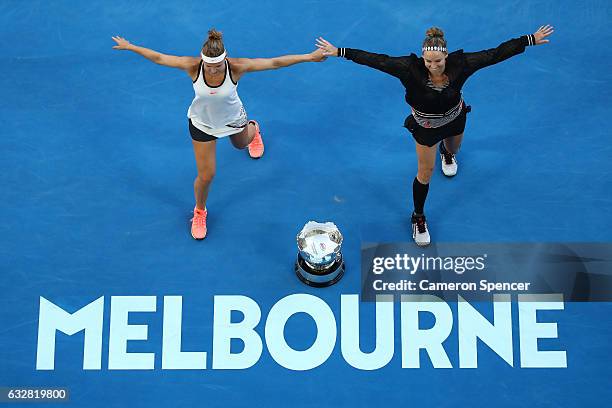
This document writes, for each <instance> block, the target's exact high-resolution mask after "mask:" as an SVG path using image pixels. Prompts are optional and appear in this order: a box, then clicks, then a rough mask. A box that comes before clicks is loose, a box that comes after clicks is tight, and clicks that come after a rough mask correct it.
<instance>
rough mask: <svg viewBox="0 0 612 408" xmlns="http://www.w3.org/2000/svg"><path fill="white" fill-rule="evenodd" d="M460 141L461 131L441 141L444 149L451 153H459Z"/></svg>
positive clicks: (461, 138)
mask: <svg viewBox="0 0 612 408" xmlns="http://www.w3.org/2000/svg"><path fill="white" fill-rule="evenodd" d="M461 142H463V133H461V134H459V135H457V136H453V137H448V138H446V139H444V140H443V141H442V143H444V147H445V148H446V151H447V152H449V153H452V154H457V153H459V149H461Z"/></svg>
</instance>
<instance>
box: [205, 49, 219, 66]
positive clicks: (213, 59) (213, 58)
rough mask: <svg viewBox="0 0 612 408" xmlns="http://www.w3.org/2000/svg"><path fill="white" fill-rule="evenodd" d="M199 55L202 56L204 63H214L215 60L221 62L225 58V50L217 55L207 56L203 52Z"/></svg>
mask: <svg viewBox="0 0 612 408" xmlns="http://www.w3.org/2000/svg"><path fill="white" fill-rule="evenodd" d="M200 55H201V56H202V61H204V62H205V63H207V64H216V63H217V62H221V61H223V60H224V59H225V50H223V54H221V55H219V56H218V57H207V56H206V55H204V53H203V52H201V53H200Z"/></svg>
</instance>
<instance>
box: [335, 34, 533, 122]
mask: <svg viewBox="0 0 612 408" xmlns="http://www.w3.org/2000/svg"><path fill="white" fill-rule="evenodd" d="M534 43H535V41H534V37H533V35H524V36H522V37H519V38H513V39H512V40H509V41H506V42H504V43H502V44H500V45H499V46H498V47H497V48H491V49H488V50H484V51H479V52H463V50H458V51H454V52H452V53H450V54H448V58H447V59H446V68H445V71H444V73H445V74H446V75H447V76H448V81H449V83H448V86H447V87H446V88H445V89H443V90H442V91H441V92H439V91H436V90H434V89H431V88H430V87H428V86H427V80H428V78H429V72H428V70H427V68H426V67H425V63H424V60H423V58H422V57H417V56H416V55H415V54H410V55H408V56H403V57H390V56H388V55H385V54H375V53H371V52H367V51H362V50H357V49H353V48H341V49H339V50H338V54H339V55H341V56H344V57H345V58H346V59H348V60H351V61H353V62H356V63H358V64H361V65H367V66H369V67H372V68H375V69H378V70H380V71H383V72H386V73H387V74H390V75H393V76H394V77H396V78H398V79H399V80H400V81H401V82H402V84H403V85H404V87H406V102H408V104H409V105H410V106H412V107H413V108H414V109H416V110H417V111H420V112H425V113H445V112H448V111H449V110H450V109H452V108H453V107H455V106H457V104H458V103H459V101H460V99H461V88H462V87H463V84H465V81H466V80H467V79H468V78H469V77H470V76H471V75H472V74H474V73H475V72H476V71H478V70H479V69H481V68H485V67H488V66H490V65H493V64H497V63H498V62H501V61H504V60H506V59H508V58H510V57H513V56H515V55H518V54H521V53H522V52H523V51H525V47H526V46H528V45H534Z"/></svg>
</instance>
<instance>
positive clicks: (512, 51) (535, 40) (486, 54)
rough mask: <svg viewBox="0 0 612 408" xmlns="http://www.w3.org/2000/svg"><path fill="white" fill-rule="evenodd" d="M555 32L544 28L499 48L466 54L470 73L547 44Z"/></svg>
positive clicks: (547, 26) (502, 44)
mask: <svg viewBox="0 0 612 408" xmlns="http://www.w3.org/2000/svg"><path fill="white" fill-rule="evenodd" d="M553 32H554V30H553V27H552V26H550V25H545V26H542V27H540V28H539V29H538V31H536V32H535V33H533V34H529V35H524V36H522V37H519V38H514V39H512V40H509V41H506V42H503V43H501V44H500V45H499V46H498V47H497V48H491V49H488V50H484V51H479V52H467V53H465V54H464V55H465V61H466V65H467V69H468V71H470V73H474V72H476V71H477V70H479V69H481V68H485V67H488V66H490V65H494V64H497V63H498V62H502V61H504V60H507V59H508V58H510V57H513V56H515V55H518V54H521V53H522V52H523V51H525V47H527V46H530V45H540V44H546V43H548V42H549V41H550V40H548V39H546V37H548V36H549V35H551V34H552V33H553Z"/></svg>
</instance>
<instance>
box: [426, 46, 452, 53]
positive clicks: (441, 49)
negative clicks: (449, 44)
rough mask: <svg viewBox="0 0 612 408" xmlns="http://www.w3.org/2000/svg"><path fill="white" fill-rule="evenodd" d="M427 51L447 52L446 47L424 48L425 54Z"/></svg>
mask: <svg viewBox="0 0 612 408" xmlns="http://www.w3.org/2000/svg"><path fill="white" fill-rule="evenodd" d="M425 51H440V52H446V47H423V52H425Z"/></svg>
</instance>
